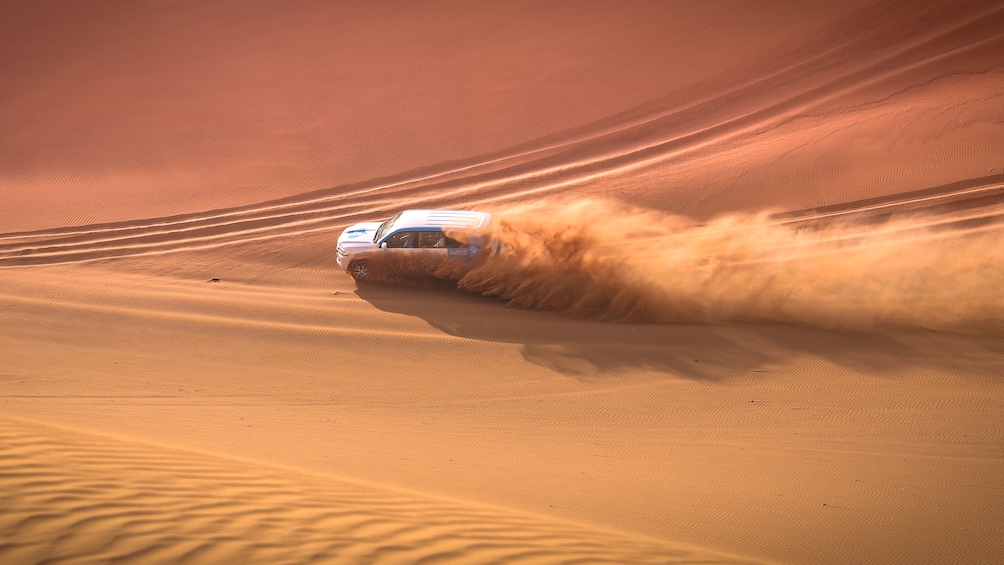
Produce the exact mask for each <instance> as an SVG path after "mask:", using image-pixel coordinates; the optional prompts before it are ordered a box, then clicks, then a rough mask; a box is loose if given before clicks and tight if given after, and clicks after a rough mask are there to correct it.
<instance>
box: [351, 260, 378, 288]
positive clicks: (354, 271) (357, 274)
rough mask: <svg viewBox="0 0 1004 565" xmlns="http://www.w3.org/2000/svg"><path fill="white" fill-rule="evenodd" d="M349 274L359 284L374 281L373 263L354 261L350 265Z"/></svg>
mask: <svg viewBox="0 0 1004 565" xmlns="http://www.w3.org/2000/svg"><path fill="white" fill-rule="evenodd" d="M349 274H350V275H352V278H354V279H356V282H359V283H368V282H372V281H373V263H370V262H369V261H363V260H359V261H353V262H352V263H350V264H349Z"/></svg>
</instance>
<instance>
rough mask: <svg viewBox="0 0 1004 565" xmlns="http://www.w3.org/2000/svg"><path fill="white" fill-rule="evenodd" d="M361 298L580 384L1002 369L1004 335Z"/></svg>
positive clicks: (369, 290) (408, 291) (391, 291)
mask: <svg viewBox="0 0 1004 565" xmlns="http://www.w3.org/2000/svg"><path fill="white" fill-rule="evenodd" d="M356 294H357V295H358V296H359V297H360V298H362V299H363V300H365V301H367V302H369V303H370V304H372V305H373V306H374V307H376V308H378V309H380V310H382V311H385V312H393V313H397V314H404V315H407V316H415V317H417V318H421V319H422V320H425V321H426V322H427V323H428V324H429V325H431V326H432V327H434V328H436V329H438V330H440V331H442V332H443V333H445V334H448V335H451V336H456V337H461V338H466V339H473V340H479V341H485V342H498V343H514V344H519V345H520V346H521V352H522V355H523V358H524V359H525V360H527V361H528V362H530V363H533V364H535V365H539V366H541V367H546V368H548V369H551V370H553V371H556V372H558V373H561V374H563V375H566V376H571V377H574V378H577V379H579V380H583V381H601V380H609V379H610V378H616V377H617V375H618V374H622V373H626V372H635V371H646V372H658V373H664V374H667V375H674V376H678V377H684V378H688V379H693V380H700V381H707V382H725V381H727V380H730V379H738V378H756V377H757V375H758V374H762V373H771V372H774V371H777V370H780V369H782V368H783V367H785V366H789V365H791V364H793V363H798V364H804V363H815V362H825V363H829V364H832V365H835V366H839V367H842V368H844V369H846V370H851V371H856V372H867V373H870V374H875V375H878V376H882V375H893V374H896V375H902V374H904V371H907V372H918V371H928V370H935V371H940V372H949V373H954V374H958V375H963V376H964V375H966V374H994V368H995V367H997V368H999V367H1004V336H967V335H959V334H950V333H940V332H930V331H925V330H898V331H889V332H882V333H843V332H833V331H826V330H820V329H814V328H805V327H798V326H792V325H786V324H769V323H757V324H754V323H747V324H730V325H722V326H715V325H704V324H661V325H660V324H630V323H627V324H615V323H608V322H597V321H591V320H579V319H571V318H566V317H563V316H559V315H555V314H547V313H540V312H533V311H525V310H518V309H513V308H507V307H506V305H505V302H504V301H501V300H498V299H495V298H489V297H483V296H478V295H476V294H472V293H468V292H464V291H461V290H458V289H457V288H455V287H453V286H452V285H449V284H443V285H437V286H433V287H425V288H412V287H387V286H364V287H362V288H359V289H358V290H357V291H356Z"/></svg>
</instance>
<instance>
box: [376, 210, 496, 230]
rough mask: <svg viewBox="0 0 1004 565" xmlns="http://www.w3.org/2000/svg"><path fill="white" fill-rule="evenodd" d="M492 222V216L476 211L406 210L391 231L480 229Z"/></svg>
mask: <svg viewBox="0 0 1004 565" xmlns="http://www.w3.org/2000/svg"><path fill="white" fill-rule="evenodd" d="M489 222H491V214H489V213H487V212H478V211H475V210H405V211H404V212H401V214H400V215H399V216H398V217H397V220H395V221H394V225H393V226H392V227H391V230H388V231H395V230H399V229H407V228H415V229H421V228H427V229H428V228H435V229H479V228H482V227H485V226H487V225H488V223H489Z"/></svg>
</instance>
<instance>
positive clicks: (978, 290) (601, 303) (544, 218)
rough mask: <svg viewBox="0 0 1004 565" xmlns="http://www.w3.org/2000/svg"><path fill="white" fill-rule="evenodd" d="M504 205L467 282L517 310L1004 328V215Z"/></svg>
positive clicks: (643, 318) (656, 319)
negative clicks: (706, 218) (833, 215)
mask: <svg viewBox="0 0 1004 565" xmlns="http://www.w3.org/2000/svg"><path fill="white" fill-rule="evenodd" d="M494 215H495V217H496V221H497V231H498V235H499V237H500V238H501V240H502V242H503V245H504V250H503V252H502V254H501V255H500V256H498V257H496V258H494V259H493V260H491V261H489V262H486V263H484V264H482V265H480V266H478V267H477V268H475V269H473V270H471V271H469V272H467V273H466V274H463V275H461V276H460V277H459V280H458V283H457V284H458V286H459V287H460V288H462V289H465V290H468V291H472V292H479V293H482V294H485V295H490V296H496V297H500V298H503V299H505V300H508V301H509V305H510V306H513V307H517V308H526V309H535V310H542V311H550V312H557V313H561V314H564V315H567V316H572V317H581V318H590V319H598V320H608V321H617V322H653V323H666V322H701V323H728V322H736V321H755V322H783V323H794V324H803V325H809V326H814V327H822V328H828V329H843V330H870V329H875V328H880V327H903V326H906V327H918V328H927V329H935V330H952V331H964V332H977V333H982V332H988V331H989V332H992V333H998V332H1001V331H1002V328H1004V323H1002V322H1004V290H1002V289H1004V268H1002V267H1004V230H1000V229H995V228H1001V227H1004V226H1001V225H1000V224H991V225H983V226H981V227H972V226H970V225H966V224H965V223H959V222H955V223H951V222H949V221H944V219H941V221H939V220H938V219H937V218H932V217H924V216H914V217H904V218H899V219H895V218H884V219H882V220H881V221H875V220H874V219H872V220H871V221H862V220H861V219H858V220H857V221H852V220H840V221H837V220H825V219H824V220H822V221H820V220H821V219H820V218H815V219H812V218H810V219H808V220H806V219H803V220H800V221H791V220H788V221H781V220H778V219H774V218H772V217H771V216H769V215H766V214H764V215H758V216H733V217H727V218H721V219H717V220H713V221H710V222H708V223H704V224H699V225H698V224H695V222H694V220H692V219H688V218H683V217H678V216H671V215H666V214H663V213H660V212H656V211H651V210H641V209H635V208H631V207H628V206H625V205H622V204H619V203H614V202H609V201H597V200H588V201H576V202H540V203H536V204H531V205H522V206H514V207H509V208H504V209H498V210H495V211H494ZM813 220H814V221H813Z"/></svg>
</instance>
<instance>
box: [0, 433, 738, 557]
mask: <svg viewBox="0 0 1004 565" xmlns="http://www.w3.org/2000/svg"><path fill="white" fill-rule="evenodd" d="M0 425H2V428H0V434H2V438H3V442H2V445H3V447H2V451H0V457H2V458H3V459H4V460H5V461H8V462H13V464H9V465H5V467H4V469H3V473H2V475H0V481H2V483H0V484H2V485H3V489H4V491H5V493H6V495H5V496H4V502H5V504H4V508H5V510H4V514H3V516H2V518H0V520H2V523H0V531H2V532H3V536H4V537H3V539H4V540H5V541H4V542H3V543H2V544H0V558H2V559H3V560H4V561H5V562H7V563H30V562H45V563H54V562H63V561H73V562H77V563H81V562H91V563H111V562H114V563H223V562H226V563H236V562H244V563H247V562H261V563H305V562H317V563H470V562H472V561H476V562H486V563H487V562H491V563H587V562H588V563H753V561H750V560H745V559H739V558H734V557H729V556H725V555H716V554H714V553H712V552H707V551H701V550H696V549H692V548H687V547H679V546H672V545H669V544H665V543H660V542H658V541H656V540H649V539H644V538H641V537H638V536H631V535H628V534H624V533H617V532H611V531H603V530H598V529H595V528H586V527H582V526H578V525H576V524H570V523H563V522H559V521H555V520H547V519H544V518H540V517H536V516H529V515H521V514H515V513H511V512H505V511H503V510H499V509H493V508H488V507H482V506H475V505H471V504H465V503H458V502H457V501H451V500H445V499H435V498H428V497H421V496H419V495H415V494H412V493H407V492H401V491H393V490H388V489H385V488H381V487H378V486H374V485H368V484H365V483H358V482H352V481H346V480H338V479H335V478H332V477H319V476H316V475H308V474H304V473H302V472H295V471H293V472H290V471H289V470H285V469H278V468H273V469H268V468H265V467H262V466H261V465H254V464H248V463H246V462H238V461H234V460H222V459H218V458H214V457H211V456H206V455H201V454H197V453H186V452H183V451H176V450H171V449H165V448H163V447H158V446H148V445H142V444H136V443H130V442H126V441H121V440H114V439H111V438H106V437H98V436H87V435H84V434H80V433H76V432H71V431H67V430H59V429H55V428H49V427H44V426H40V425H37V424H32V423H28V422H25V421H14V420H7V419H4V420H3V421H2V424H0ZM57 509H58V510H57Z"/></svg>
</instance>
